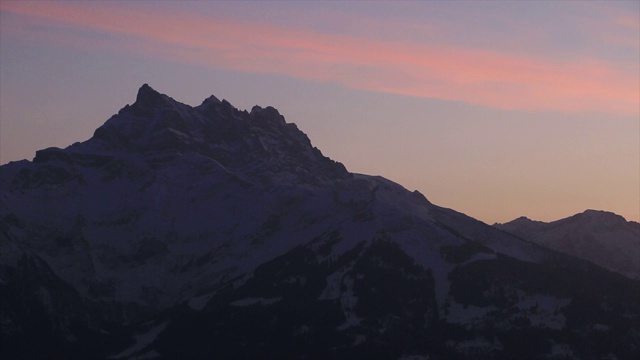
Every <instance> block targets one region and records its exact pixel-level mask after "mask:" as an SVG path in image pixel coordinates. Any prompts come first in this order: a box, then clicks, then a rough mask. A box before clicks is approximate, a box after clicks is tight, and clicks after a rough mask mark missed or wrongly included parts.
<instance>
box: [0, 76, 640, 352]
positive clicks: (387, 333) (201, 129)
mask: <svg viewBox="0 0 640 360" xmlns="http://www.w3.org/2000/svg"><path fill="white" fill-rule="evenodd" d="M0 200H1V201H2V202H1V207H0V219H1V221H2V222H1V223H0V290H2V294H3V296H2V298H1V299H0V300H1V301H2V303H1V304H2V307H1V311H0V324H1V326H2V337H1V339H2V344H1V345H2V347H1V348H2V352H3V355H5V356H8V357H9V358H20V357H23V358H29V357H31V358H46V357H51V356H54V357H59V358H116V359H117V358H164V359H173V358H211V357H219V358H302V357H330V358H336V357H339V358H354V357H356V358H357V357H361V358H371V357H384V358H401V357H410V356H414V355H419V356H423V357H426V356H431V357H435V358H456V357H457V358H460V357H462V358H488V359H489V358H505V357H507V358H508V357H514V356H517V355H519V354H520V352H521V351H526V353H527V354H533V355H532V356H534V355H535V356H540V357H545V356H551V355H552V354H554V353H561V352H564V353H566V354H568V355H570V356H574V357H581V356H585V357H587V356H588V355H591V354H597V356H600V355H602V356H609V355H614V356H617V357H619V358H625V357H627V356H635V355H637V354H638V353H639V351H640V350H639V349H640V335H638V334H640V325H639V324H638V318H639V316H640V308H639V307H640V305H638V302H637V301H636V300H637V294H638V289H640V284H639V283H638V282H634V281H632V280H628V279H626V278H624V277H622V276H617V275H615V274H611V273H609V272H607V271H605V270H602V269H600V268H598V267H596V266H594V265H592V264H590V263H588V262H584V261H580V260H578V259H575V258H572V257H569V256H566V255H562V254H560V253H557V252H554V251H551V250H548V249H545V248H543V247H540V246H538V245H536V244H533V243H530V242H527V241H523V240H522V239H520V238H518V237H515V236H513V235H510V234H508V233H505V232H504V231H501V230H499V229H496V228H493V227H491V226H488V225H486V224H484V223H482V222H479V221H477V220H475V219H472V218H470V217H468V216H466V215H464V214H461V213H458V212H456V211H454V210H450V209H446V208H442V207H439V206H436V205H434V204H432V203H430V202H429V201H428V200H427V199H426V198H425V197H424V196H423V195H422V194H420V193H418V192H415V191H414V192H410V191H408V190H406V189H405V188H403V187H402V186H400V185H398V184H396V183H393V182H391V181H389V180H386V179H384V178H381V177H375V176H367V175H361V174H352V173H349V172H348V171H347V170H346V169H345V168H344V166H343V165H342V164H340V163H337V162H335V161H333V160H331V159H328V158H327V157H325V156H323V155H322V153H321V152H320V151H319V150H318V149H316V148H314V147H313V146H312V145H311V142H310V141H309V139H308V138H307V136H306V135H305V134H304V133H302V132H301V131H300V130H298V129H297V127H296V126H295V125H294V124H290V123H286V122H285V121H284V118H283V117H282V116H281V115H280V114H279V113H278V112H277V111H276V110H275V109H273V108H271V107H267V108H261V107H257V106H256V107H254V108H253V109H252V110H251V112H247V111H240V110H237V109H235V108H234V107H233V106H231V104H229V103H228V102H226V101H224V100H223V101H219V100H218V99H216V98H215V97H210V98H208V99H206V100H205V101H204V102H203V103H202V104H201V105H200V106H196V107H191V106H188V105H185V104H182V103H179V102H177V101H175V100H173V99H172V98H170V97H168V96H166V95H163V94H160V93H158V92H156V91H155V90H153V89H151V88H150V87H149V86H147V85H144V86H142V87H141V88H140V90H139V93H138V96H137V99H136V102H135V103H134V104H132V105H127V106H125V107H124V108H123V109H122V110H120V112H119V113H118V114H116V115H114V116H113V117H112V118H111V119H109V120H108V121H107V122H106V123H105V124H104V125H103V126H101V127H100V128H98V129H97V130H96V132H95V134H94V136H93V137H92V138H91V139H89V140H87V141H84V142H81V143H76V144H73V145H71V146H69V147H68V148H66V149H57V148H49V149H45V150H41V151H38V152H37V153H36V157H35V158H34V160H33V161H32V162H30V161H21V162H14V163H10V164H7V165H5V166H2V167H0ZM593 329H599V330H598V331H600V332H602V333H598V334H597V335H598V339H601V341H599V342H593V341H591V337H592V335H593V331H595V330H593ZM567 334H569V336H567ZM33 338H38V339H40V340H39V341H40V345H39V346H32V345H31V340H32V339H33ZM602 339H604V340H602ZM585 344H589V345H585ZM523 349H524V350H523ZM5 356H3V358H4V357H5Z"/></svg>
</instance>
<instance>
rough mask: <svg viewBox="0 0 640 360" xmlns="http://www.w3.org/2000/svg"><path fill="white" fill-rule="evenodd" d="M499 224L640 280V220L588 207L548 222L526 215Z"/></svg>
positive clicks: (527, 237) (529, 238) (559, 249)
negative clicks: (628, 219)
mask: <svg viewBox="0 0 640 360" xmlns="http://www.w3.org/2000/svg"><path fill="white" fill-rule="evenodd" d="M494 226H495V227H497V228H499V229H502V230H505V231H508V232H510V233H512V234H515V235H517V236H520V237H522V238H524V239H526V240H529V241H532V242H535V243H536V244H540V245H543V246H546V247H549V248H551V249H554V250H557V251H561V252H563V253H566V254H569V255H572V256H575V257H579V258H581V259H585V260H589V261H592V262H593V263H594V264H597V265H600V266H602V267H604V268H606V269H609V270H611V271H615V272H618V273H620V274H623V275H625V276H628V277H631V278H634V279H640V223H637V222H633V221H627V220H625V218H623V217H622V216H620V215H616V214H614V213H611V212H607V211H597V210H587V211H585V212H583V213H580V214H576V215H574V216H571V217H568V218H566V219H561V220H557V221H553V222H550V223H545V222H541V221H533V220H529V219H527V218H525V217H521V218H518V219H515V220H513V221H511V222H508V223H505V224H495V225H494Z"/></svg>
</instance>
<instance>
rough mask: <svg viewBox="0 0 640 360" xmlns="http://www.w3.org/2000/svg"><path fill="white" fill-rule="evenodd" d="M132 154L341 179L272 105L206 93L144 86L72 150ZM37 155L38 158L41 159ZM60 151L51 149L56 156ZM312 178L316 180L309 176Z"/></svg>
mask: <svg viewBox="0 0 640 360" xmlns="http://www.w3.org/2000/svg"><path fill="white" fill-rule="evenodd" d="M79 150H80V151H87V152H90V153H108V154H112V153H113V152H114V151H115V152H118V153H121V152H126V153H127V154H129V153H133V154H137V155H143V156H145V154H157V153H165V154H166V153H171V154H174V155H177V156H183V155H185V154H196V153H197V154H199V155H201V156H204V157H207V158H210V159H212V160H215V161H216V162H217V164H219V165H221V166H223V167H225V168H226V169H227V170H228V171H233V169H240V168H242V169H247V170H246V171H250V172H251V173H252V176H256V177H257V178H260V179H275V178H282V177H283V176H284V178H287V179H291V180H294V179H298V180H301V179H307V180H309V181H312V182H315V181H316V180H317V179H323V178H325V179H330V178H334V177H337V178H342V177H345V176H348V175H349V173H348V171H347V170H346V169H345V167H344V166H343V165H342V164H340V163H338V162H335V161H333V160H331V159H329V158H327V157H325V156H324V155H322V153H321V152H320V150H318V149H317V148H315V147H313V145H312V144H311V141H310V140H309V138H308V137H307V135H306V134H304V133H303V132H302V131H300V130H299V129H298V128H297V126H296V125H295V124H293V123H287V122H286V121H285V118H284V116H282V115H281V114H280V113H279V112H278V110H276V109H275V108H274V107H271V106H267V107H264V108H263V107H260V106H254V107H253V109H252V110H251V113H249V112H247V111H240V110H238V109H237V108H235V107H234V106H233V105H231V104H230V103H229V102H228V101H226V100H222V101H220V100H218V98H217V97H215V96H213V95H211V96H209V97H208V98H207V99H205V100H204V101H203V102H202V104H201V105H199V106H196V107H192V106H189V105H186V104H183V103H181V102H178V101H176V100H174V99H173V98H171V97H169V96H168V95H165V94H162V93H160V92H158V91H156V90H154V89H153V88H151V86H149V85H148V84H144V85H142V86H141V87H140V89H139V90H138V95H137V97H136V102H135V103H134V104H133V105H127V106H125V107H124V108H123V109H121V110H120V111H119V112H118V114H116V115H114V116H112V117H111V118H110V119H109V120H107V122H105V124H104V125H102V126H101V127H100V128H98V129H97V130H96V131H95V133H94V136H93V138H92V139H90V140H89V141H88V142H87V143H86V144H81V145H79V146H74V151H76V152H77V151H79ZM44 155H47V154H44V153H43V154H41V156H40V159H46V158H48V157H46V156H44ZM58 155H59V154H57V153H56V156H58ZM314 179H316V180H314Z"/></svg>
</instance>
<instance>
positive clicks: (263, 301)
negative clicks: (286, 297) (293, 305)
mask: <svg viewBox="0 0 640 360" xmlns="http://www.w3.org/2000/svg"><path fill="white" fill-rule="evenodd" d="M280 300H282V298H281V297H276V298H261V297H260V298H245V299H241V300H236V301H234V302H232V303H231V305H232V306H251V305H273V304H275V303H277V302H278V301H280Z"/></svg>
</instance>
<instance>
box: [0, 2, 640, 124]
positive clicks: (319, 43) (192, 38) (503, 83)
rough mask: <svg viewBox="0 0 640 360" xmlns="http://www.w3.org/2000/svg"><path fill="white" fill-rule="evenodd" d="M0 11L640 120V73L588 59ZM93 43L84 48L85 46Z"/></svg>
mask: <svg viewBox="0 0 640 360" xmlns="http://www.w3.org/2000/svg"><path fill="white" fill-rule="evenodd" d="M1 4H2V5H1V6H2V7H1V9H2V11H7V12H12V13H17V14H21V15H25V16H29V17H35V18H38V19H48V20H53V21H56V22H59V23H62V24H65V25H66V26H72V27H73V28H75V29H76V31H79V32H81V31H84V30H86V29H92V30H98V31H101V32H104V33H107V34H115V35H118V36H119V39H120V40H119V41H121V44H120V45H121V49H122V50H123V51H131V50H133V49H135V51H139V52H143V53H145V54H147V55H150V56H155V57H161V58H166V59H170V60H172V61H180V62H186V63H196V64H201V65H205V66H215V67H221V68H225V69H230V70H239V71H247V72H259V73H270V74H281V75H286V76H292V77H296V78H301V79H307V80H312V81H319V82H334V83H339V84H342V85H343V86H346V87H350V88H356V89H362V90H368V91H379V92H388V93H395V94H403V95H410V96H417V97H429V98H438V99H446V100H453V101H462V102H466V103H472V104H477V105H482V106H488V107H493V108H499V109H525V110H534V111H546V110H552V111H566V112H577V111H604V112H612V113H618V114H637V113H638V111H639V107H640V82H639V80H638V78H637V75H638V74H637V69H635V70H634V67H633V66H631V67H630V68H631V73H629V72H628V71H627V67H628V64H624V67H621V66H620V64H614V63H611V62H606V61H603V60H596V59H589V58H583V59H582V58H581V59H579V60H575V59H574V60H567V59H563V60H560V61H558V60H553V59H547V58H545V57H544V56H538V57H533V56H525V55H515V54H510V53H508V52H506V51H496V50H482V49H471V48H466V47H462V46H453V45H442V44H440V45H434V44H432V45H430V44H425V43H412V42H397V41H389V40H386V41H385V40H378V39H375V38H367V37H363V36H347V35H338V34H330V33H324V32H321V31H319V30H309V29H304V28H300V27H295V28H293V27H286V26H278V25H275V24H267V23H248V22H242V21H237V20H228V19H215V18H209V17H203V16H198V15H195V14H192V13H188V12H177V11H166V10H162V9H157V10H156V11H152V12H149V11H148V10H142V9H140V8H136V7H131V8H126V7H124V6H119V5H117V4H115V5H114V4H110V5H109V4H105V3H92V4H91V6H89V5H87V4H86V3H85V4H82V3H80V4H78V3H57V2H55V3H54V2H38V3H33V2H6V1H3V2H2V3H1ZM632 20H633V19H632ZM629 24H630V26H636V23H635V22H629V21H628V20H625V19H621V20H620V21H619V25H625V26H628V25H629ZM58 40H60V38H58ZM66 41H73V40H70V39H67V40H66ZM86 45H87V42H86V41H84V42H83V44H82V46H86ZM106 45H107V44H106V43H102V42H100V41H96V42H93V43H92V44H91V46H95V47H97V48H100V47H101V46H106ZM108 46H110V47H114V46H115V47H118V45H115V44H113V43H110V44H109V45H108ZM636 67H637V66H636Z"/></svg>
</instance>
